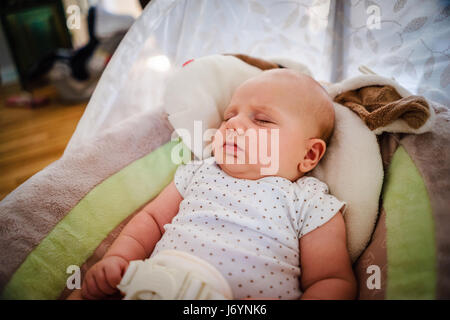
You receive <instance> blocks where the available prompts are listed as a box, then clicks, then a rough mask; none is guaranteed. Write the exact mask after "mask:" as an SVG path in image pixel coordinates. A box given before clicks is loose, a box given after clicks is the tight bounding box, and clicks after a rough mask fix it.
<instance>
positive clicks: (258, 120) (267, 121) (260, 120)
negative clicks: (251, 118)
mask: <svg viewBox="0 0 450 320" xmlns="http://www.w3.org/2000/svg"><path fill="white" fill-rule="evenodd" d="M255 121H256V122H259V123H273V122H272V121H269V120H262V119H255Z"/></svg>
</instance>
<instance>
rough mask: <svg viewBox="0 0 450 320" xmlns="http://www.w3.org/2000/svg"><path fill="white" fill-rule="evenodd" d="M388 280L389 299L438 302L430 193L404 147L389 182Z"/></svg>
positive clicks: (385, 203) (385, 196) (386, 188)
mask: <svg viewBox="0 0 450 320" xmlns="http://www.w3.org/2000/svg"><path fill="white" fill-rule="evenodd" d="M383 206H384V209H385V211H386V229H387V234H386V245H387V260H388V278H387V293H386V299H434V298H435V291H436V243H435V233H434V221H433V216H432V210H431V205H430V200H429V197H428V194H427V189H426V187H425V184H424V182H423V180H422V177H421V176H420V173H419V171H418V170H417V168H416V166H415V165H414V163H413V161H412V160H411V158H410V157H409V155H408V154H407V152H406V151H405V149H404V148H403V147H399V148H398V149H397V151H396V152H395V154H394V156H393V158H392V162H391V164H390V167H389V169H388V173H387V176H386V180H385V185H384V190H383Z"/></svg>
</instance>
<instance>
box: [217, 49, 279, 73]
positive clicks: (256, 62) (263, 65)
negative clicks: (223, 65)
mask: <svg viewBox="0 0 450 320" xmlns="http://www.w3.org/2000/svg"><path fill="white" fill-rule="evenodd" d="M224 56H234V57H236V58H238V59H241V60H242V61H244V62H246V63H248V64H249V65H251V66H254V67H257V68H259V69H261V70H270V69H278V68H283V67H282V66H280V65H278V64H276V63H273V62H269V61H266V60H263V59H259V58H255V57H251V56H248V55H246V54H240V53H236V54H234V53H225V54H224Z"/></svg>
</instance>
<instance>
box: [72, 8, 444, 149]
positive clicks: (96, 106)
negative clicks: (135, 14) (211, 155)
mask: <svg viewBox="0 0 450 320" xmlns="http://www.w3.org/2000/svg"><path fill="white" fill-rule="evenodd" d="M377 10H378V11H377ZM449 11H450V10H449V4H448V1H440V2H439V1H435V2H431V1H430V2H428V1H427V2H423V1H420V0H409V1H407V0H398V1H381V0H379V1H375V0H365V1H363V0H356V1H355V0H353V1H333V0H331V1H330V0H301V1H288V0H286V1H274V0H258V1H255V0H227V1H222V0H153V1H151V2H150V4H149V5H148V6H147V7H146V8H145V10H144V11H143V13H142V15H141V16H140V17H139V19H138V20H137V21H136V22H135V23H134V25H133V26H132V27H131V29H130V30H129V32H128V33H127V35H126V36H125V38H124V39H123V41H122V43H121V44H120V46H119V48H118V49H117V51H116V52H115V54H114V56H113V58H112V59H111V61H110V63H109V65H108V67H107V68H106V70H105V72H104V73H103V75H102V78H101V79H100V82H99V83H98V85H97V88H96V90H95V92H94V94H93V96H92V98H91V100H90V102H89V104H88V107H87V109H86V111H85V113H84V115H83V117H82V118H81V120H80V122H79V124H78V126H77V129H76V131H75V133H74V135H73V136H72V139H71V140H70V142H69V144H68V146H67V148H66V152H70V151H71V150H74V149H75V148H76V147H77V146H78V145H80V144H83V143H89V141H91V140H92V139H93V138H94V137H95V136H96V135H98V133H100V132H101V131H102V130H105V129H107V128H109V127H111V126H113V125H114V124H116V123H117V122H119V121H123V120H124V119H126V118H128V117H130V116H134V115H136V114H138V113H140V112H144V111H149V110H157V109H158V108H159V107H160V106H161V98H162V94H163V90H164V87H165V80H166V79H167V77H168V75H169V74H170V73H171V72H173V71H174V70H176V69H177V68H180V67H181V65H182V64H183V63H184V62H185V61H187V60H189V59H193V58H194V59H195V58H197V57H201V56H205V55H209V54H217V53H245V54H249V55H253V56H257V57H262V58H270V57H287V58H290V59H294V60H297V61H299V62H302V63H304V64H306V65H307V66H308V67H309V68H310V69H311V71H312V73H313V75H314V77H315V78H316V79H318V80H325V81H331V82H335V81H340V80H343V79H345V78H348V77H351V76H355V75H357V74H359V71H358V66H360V65H366V66H368V67H369V68H370V69H372V70H373V71H375V72H376V73H378V74H380V75H382V76H386V77H395V79H396V80H397V81H399V83H400V84H401V85H403V86H405V87H406V88H407V89H409V90H410V91H412V92H413V93H416V94H422V95H425V96H426V97H428V98H430V99H433V100H436V101H437V102H441V103H443V104H446V105H449V101H450V94H449V89H448V86H449V83H450V65H449V55H450V47H449V45H450V43H449V41H448V39H450V20H449V17H448V16H449ZM378 13H380V15H379V18H380V19H379V21H380V24H379V26H380V28H379V29H378V28H376V27H375V28H372V29H370V28H368V27H367V26H368V21H369V24H371V23H373V22H374V21H375V22H376V19H375V20H374V19H373V18H370V17H371V16H372V17H373V15H374V14H375V15H376V14H378ZM371 27H373V25H371Z"/></svg>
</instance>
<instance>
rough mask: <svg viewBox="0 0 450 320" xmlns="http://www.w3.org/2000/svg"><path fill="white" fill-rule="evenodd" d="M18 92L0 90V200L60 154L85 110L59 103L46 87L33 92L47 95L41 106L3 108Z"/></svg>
mask: <svg viewBox="0 0 450 320" xmlns="http://www.w3.org/2000/svg"><path fill="white" fill-rule="evenodd" d="M18 92H19V88H18V86H17V85H13V86H8V87H5V86H4V87H0V200H1V199H3V198H4V197H5V196H6V195H7V194H8V193H10V192H11V191H12V190H14V189H15V188H16V187H17V186H19V185H20V184H21V183H23V182H24V181H25V180H27V179H28V178H29V177H31V176H32V175H34V174H35V173H36V172H38V171H39V170H41V169H43V168H45V167H46V166H47V165H49V164H50V163H52V162H53V161H55V160H57V159H58V158H59V157H60V156H61V155H62V154H63V151H64V149H65V147H66V145H67V143H68V141H69V139H70V137H71V136H72V134H73V132H74V130H75V128H76V125H77V123H78V121H79V119H80V118H81V115H82V114H83V112H84V109H85V107H86V103H79V104H73V105H67V104H62V103H61V102H58V98H57V95H56V92H55V90H54V89H53V88H52V87H49V86H47V87H44V88H41V89H37V90H34V92H33V93H34V94H35V95H46V96H50V99H51V101H50V103H49V104H47V105H45V106H43V107H39V108H35V109H30V108H25V107H6V105H5V100H6V99H7V97H8V96H10V95H11V94H14V93H18Z"/></svg>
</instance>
